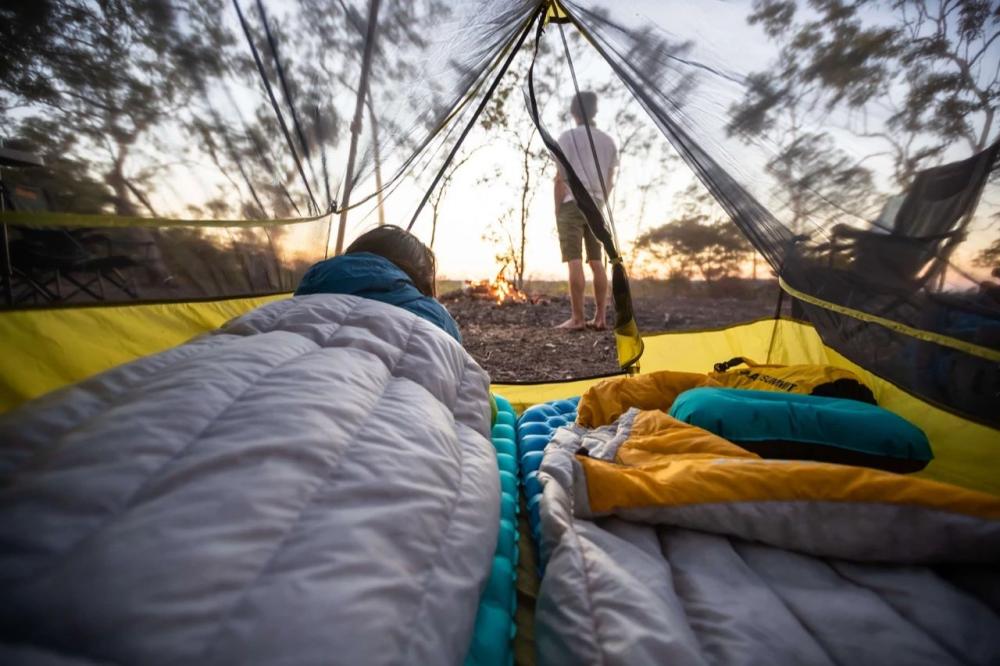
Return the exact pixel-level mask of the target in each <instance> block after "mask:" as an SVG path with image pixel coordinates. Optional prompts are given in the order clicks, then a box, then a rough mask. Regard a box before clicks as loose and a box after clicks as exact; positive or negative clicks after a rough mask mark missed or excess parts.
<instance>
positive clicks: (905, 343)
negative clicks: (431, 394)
mask: <svg viewBox="0 0 1000 666" xmlns="http://www.w3.org/2000/svg"><path fill="white" fill-rule="evenodd" d="M932 4H933V3H932ZM910 5H911V3H907V2H898V3H888V2H886V3H880V2H858V3H840V2H819V1H815V2H813V1H810V2H802V3H795V2H781V1H778V0H757V1H756V2H754V3H752V4H749V3H732V4H731V3H718V2H715V3H699V5H698V6H697V7H694V6H692V5H691V3H682V2H679V1H677V2H673V1H671V2H652V1H648V2H647V1H637V2H629V3H616V2H612V1H610V0H574V1H570V0H563V1H560V2H553V1H549V0H502V1H497V0H465V1H458V2H447V1H442V0H420V1H416V2H414V1H411V0H367V1H362V0H337V1H334V0H298V1H296V2H287V3H284V2H282V3H279V2H265V1H264V0H255V1H248V0H233V2H232V3H227V2H225V1H224V0H214V1H213V2H208V3H192V4H185V3H172V2H148V3H120V4H113V5H109V6H107V7H103V6H102V8H100V9H97V8H94V7H91V6H90V5H86V4H85V3H77V2H73V1H72V0H53V1H51V2H44V3H32V4H31V5H30V7H28V6H27V5H26V6H24V7H22V8H17V9H14V10H10V12H9V19H10V20H5V21H4V22H3V23H4V24H5V26H4V27H3V28H0V29H2V30H4V31H5V32H4V34H3V39H2V40H0V41H2V42H3V43H4V44H5V46H4V50H3V53H4V57H3V62H2V63H0V109H2V119H3V128H4V129H3V131H4V140H5V145H4V147H3V148H4V152H3V156H2V158H3V168H2V175H3V190H4V196H3V205H4V210H3V212H2V213H0V219H2V222H3V238H2V244H3V247H4V254H3V257H2V260H3V266H2V268H3V289H4V292H3V294H2V295H0V296H2V300H3V310H2V312H0V339H2V340H3V347H4V354H3V355H2V360H0V409H4V410H6V409H10V408H12V407H14V406H16V405H18V404H20V403H22V402H24V401H26V400H28V399H31V398H34V397H36V396H39V395H42V394H44V393H46V392H48V391H50V390H52V389H55V388H57V387H59V386H63V385H65V384H68V383H72V382H74V381H77V380H80V379H82V378H84V377H87V376H90V375H92V374H95V373H97V372H100V371H102V370H105V369H108V368H110V367H113V366H115V365H118V364H120V363H123V362H127V361H130V360H133V359H136V358H139V357H141V356H145V355H148V354H151V353H154V352H158V351H161V350H164V349H166V348H169V347H171V346H174V345H176V344H179V343H181V342H184V341H185V340H188V339H190V338H192V337H194V336H197V335H199V334H201V333H203V332H205V331H208V330H211V329H213V328H215V327H217V326H219V325H220V324H222V323H224V322H225V321H227V320H229V319H231V318H232V317H234V316H237V315H239V314H242V313H244V312H246V311H248V310H250V309H252V308H254V307H256V306H259V305H261V304H263V303H265V302H268V301H270V300H274V299H281V298H285V297H287V296H288V295H289V294H290V292H291V291H292V290H293V289H294V287H295V285H296V284H297V281H298V279H299V278H300V277H301V275H302V273H303V271H304V270H305V268H307V267H308V266H309V265H310V264H311V263H313V262H314V261H316V260H318V259H322V258H324V257H326V256H328V255H330V254H333V253H336V252H339V251H340V250H341V249H342V247H343V246H344V243H345V239H346V238H347V237H348V235H349V234H351V233H355V232H357V231H359V230H360V229H362V228H364V227H365V225H369V226H370V225H371V224H374V223H375V222H374V220H373V219H372V218H371V217H369V216H365V217H361V214H362V213H364V212H365V211H366V210H367V211H370V210H374V207H376V206H378V207H379V209H381V207H382V204H383V202H385V203H386V205H388V202H390V201H397V200H401V199H406V197H405V196H404V195H405V193H406V191H407V189H409V190H410V191H415V192H418V193H425V192H426V193H428V194H429V193H430V192H431V191H432V190H433V187H434V186H435V185H437V184H438V182H439V179H440V175H441V174H443V173H444V172H445V170H446V169H447V167H448V165H449V164H450V163H451V162H452V161H453V160H454V158H455V156H456V155H457V154H458V151H459V150H460V149H461V146H462V142H463V140H464V139H465V138H466V137H467V136H468V135H469V133H470V132H471V131H472V129H473V128H475V127H476V126H477V122H478V121H479V119H480V117H481V114H482V112H483V110H484V108H485V107H486V105H487V104H488V102H489V100H490V99H491V95H492V94H493V93H494V91H495V90H496V89H497V86H498V85H499V83H500V81H501V80H502V77H503V75H504V73H505V72H506V71H507V70H508V68H509V66H510V64H511V62H512V61H513V60H514V59H515V58H516V57H519V56H520V57H530V56H531V55H532V54H534V56H535V60H533V62H537V58H539V57H543V56H539V50H540V49H547V53H548V54H549V57H558V58H560V59H564V58H565V60H566V61H567V62H568V63H570V66H572V63H573V61H574V58H575V60H576V64H577V66H578V68H579V65H580V64H581V63H584V62H589V63H594V62H596V63H600V66H601V67H603V68H605V70H606V71H607V72H608V75H609V77H610V78H609V81H611V84H612V85H614V86H617V87H618V89H619V90H621V91H625V92H627V93H628V97H627V99H628V102H627V103H628V104H630V105H632V108H634V109H635V110H636V111H641V112H642V115H643V117H645V118H647V119H648V122H649V123H651V124H652V125H653V126H655V127H656V128H657V129H658V130H659V131H660V132H661V133H662V136H663V137H664V139H665V141H666V142H669V145H670V147H671V148H670V149H671V150H673V151H674V152H675V153H676V154H677V155H678V156H679V157H680V158H681V159H682V160H683V162H684V163H685V164H686V166H687V167H688V168H689V169H690V170H691V171H692V173H693V174H694V175H695V176H696V178H697V179H698V181H699V182H700V183H701V185H702V186H703V187H704V188H706V189H707V190H708V191H709V192H710V193H711V195H712V197H713V198H714V199H715V201H716V202H717V203H718V204H719V205H720V206H721V207H722V208H723V209H724V211H725V213H726V214H727V216H728V218H729V219H730V220H731V221H732V223H733V224H735V225H736V226H737V227H738V229H739V230H740V232H741V233H742V234H743V235H744V236H745V237H746V238H747V239H748V240H749V241H750V243H752V245H753V247H754V249H755V250H756V251H757V252H758V253H759V254H760V255H761V256H763V257H764V259H765V260H766V261H767V263H768V264H769V266H770V268H771V269H772V271H773V272H774V273H775V275H777V276H778V279H779V282H780V286H781V294H782V296H781V299H790V300H792V301H793V303H794V307H793V311H794V315H795V317H794V318H788V317H785V316H775V317H774V318H773V319H767V320H761V321H754V322H734V325H732V326H730V327H726V328H724V329H721V330H711V331H685V332H675V333H664V334H653V333H652V332H640V331H639V330H638V329H637V327H636V325H635V321H634V317H633V313H632V305H631V299H630V297H629V290H628V280H627V276H626V270H625V265H624V263H623V262H622V261H621V259H620V258H619V257H620V254H621V250H622V248H621V247H620V246H619V244H618V242H617V240H616V239H615V235H616V233H615V228H614V225H615V220H614V219H613V216H609V215H608V211H606V210H601V209H600V208H599V207H598V206H597V205H596V204H594V203H593V201H592V200H591V199H590V197H588V196H587V195H586V194H582V195H581V196H580V197H578V199H579V200H581V201H588V202H590V203H589V204H586V205H584V206H583V207H584V208H585V213H586V214H587V217H588V222H589V224H590V225H591V227H592V228H593V229H594V231H595V233H596V234H597V235H598V237H599V238H600V239H601V240H602V242H603V243H604V246H605V248H606V249H607V250H608V254H609V256H610V257H611V259H612V264H613V270H614V294H615V305H616V333H617V340H618V343H619V357H620V360H621V362H622V366H623V371H631V372H635V371H638V372H649V371H653V370H657V369H672V370H685V371H696V372H705V371H708V370H709V369H711V367H712V364H713V363H716V362H718V361H721V360H725V359H728V358H731V357H734V356H746V357H750V358H755V359H767V360H769V361H770V362H777V363H799V362H814V363H827V364H833V365H838V366H842V367H847V368H850V369H852V370H854V371H855V372H857V373H859V374H860V375H861V376H862V377H864V378H865V379H866V380H868V381H869V383H870V384H871V385H873V386H874V387H876V394H877V397H878V399H879V402H880V404H882V405H883V406H885V407H887V408H889V409H890V410H892V411H895V412H897V413H899V414H901V415H903V416H904V417H906V418H908V419H910V420H911V421H913V422H914V423H916V424H918V425H919V426H920V427H921V428H922V429H923V430H924V431H925V432H926V433H927V434H928V436H929V438H930V439H931V441H932V442H933V444H934V448H935V453H936V458H935V461H934V462H933V463H932V464H931V465H930V466H929V467H928V468H927V470H926V471H924V472H923V474H925V475H926V476H928V477H931V478H935V479H940V480H945V481H950V482H954V483H958V484H960V485H964V486H966V487H970V488H975V489H981V490H988V491H991V492H995V493H997V492H1000V482H998V479H1000V473H998V471H1000V470H998V462H997V461H998V460H1000V457H998V456H997V455H996V454H997V448H996V447H997V445H998V444H1000V433H998V428H1000V421H998V418H1000V417H998V416H997V414H998V412H997V409H996V407H997V405H998V404H1000V402H998V401H1000V301H998V300H997V298H996V293H997V291H998V289H1000V286H998V285H996V284H994V283H991V282H990V280H989V277H988V274H989V270H990V269H991V268H993V267H994V266H995V265H997V263H998V259H997V243H998V241H997V240H996V239H995V235H996V233H995V229H996V216H997V214H998V212H997V210H998V209H997V206H998V203H1000V202H998V200H997V196H996V195H997V194H998V193H1000V190H998V188H997V182H998V181H997V177H996V174H997V170H996V161H997V151H998V145H1000V144H998V143H997V139H998V130H997V128H998V125H997V123H996V122H995V117H996V113H997V105H998V99H1000V81H998V79H997V76H996V71H997V70H998V63H1000V42H998V41H997V40H996V34H997V33H996V31H997V25H998V23H1000V9H997V8H995V7H994V8H990V6H989V4H988V3H975V2H958V3H952V2H942V3H938V4H937V5H935V6H932V7H927V6H926V5H925V4H924V3H913V6H912V7H911V6H910ZM5 11H6V10H5ZM5 15H6V14H5ZM574 35H575V36H576V38H575V41H572V40H567V36H571V37H572V36H574ZM571 41H572V43H570V42H571ZM588 58H589V60H587V59H588ZM575 76H576V72H573V81H574V84H575ZM991 77H992V78H991ZM568 81H569V78H566V81H564V82H563V84H564V85H563V87H562V88H561V89H559V90H556V89H555V88H554V87H553V86H552V85H546V83H548V84H551V82H545V81H542V80H541V79H540V76H539V74H538V73H537V72H532V76H531V77H530V78H529V80H528V85H527V86H526V90H525V103H526V106H527V108H528V109H529V111H530V114H531V116H532V119H533V120H534V122H535V123H536V125H537V127H538V129H539V131H540V132H541V134H542V136H543V137H545V138H546V139H547V141H546V143H547V145H548V147H549V148H550V149H552V148H554V146H553V145H552V142H551V136H552V134H553V133H554V132H555V129H556V127H555V124H554V123H553V117H554V115H553V114H554V113H555V111H554V109H555V108H556V107H557V106H560V105H564V104H565V101H566V97H565V93H566V90H567V88H566V85H565V84H566V83H567V82H568ZM575 88H576V90H578V89H579V87H578V86H575ZM569 90H573V88H569ZM560 95H563V96H562V97H560ZM665 145H666V144H665ZM39 165H41V166H39ZM572 180H573V179H572V178H571V181H572ZM572 185H573V183H572V182H571V186H572ZM577 185H579V183H577ZM393 197H395V199H393ZM426 200H427V196H426V195H425V196H423V197H420V196H417V197H416V198H415V199H412V200H408V201H407V203H405V204H402V205H401V207H400V211H399V212H400V214H402V215H404V216H405V217H404V218H403V219H402V220H393V221H395V222H400V221H402V223H403V224H404V225H405V223H406V222H409V223H410V226H413V227H414V230H415V231H416V232H418V233H422V229H423V227H422V226H421V225H422V222H421V220H422V219H423V218H422V217H421V212H422V211H423V204H424V203H425V202H426ZM665 205H666V204H665V202H664V203H663V206H665ZM349 221H350V222H351V224H352V225H353V226H349V225H348V222H349ZM618 222H622V220H621V219H619V220H618ZM475 223H476V222H475V221H474V220H473V221H470V224H475ZM780 309H781V303H780V302H779V304H778V311H780ZM593 381H595V380H592V379H586V378H582V379H579V380H573V381H567V382H561V383H544V384H532V383H525V384H509V385H502V386H496V387H495V388H496V391H497V392H501V393H503V394H504V395H506V396H507V397H508V398H510V399H511V400H512V402H514V403H515V404H517V405H522V406H523V405H528V404H532V403H537V402H540V401H544V400H549V399H554V398H561V397H566V396H570V395H578V394H580V393H581V392H582V390H583V389H584V388H586V386H588V385H589V384H591V383H593Z"/></svg>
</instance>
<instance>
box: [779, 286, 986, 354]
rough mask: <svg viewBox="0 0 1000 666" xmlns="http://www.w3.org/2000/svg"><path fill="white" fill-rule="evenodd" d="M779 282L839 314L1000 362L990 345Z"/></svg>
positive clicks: (797, 295)
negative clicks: (818, 295) (840, 303)
mask: <svg viewBox="0 0 1000 666" xmlns="http://www.w3.org/2000/svg"><path fill="white" fill-rule="evenodd" d="M778 284H780V285H781V288H782V289H784V290H785V291H786V292H787V293H789V294H791V295H792V296H794V297H795V298H797V299H799V300H800V301H805V302H806V303H810V304H812V305H815V306H817V307H820V308H824V309H826V310H832V311H833V312H836V313H838V314H842V315H846V316H848V317H853V318H854V319H858V320H860V321H864V322H868V323H870V324H878V325H879V326H884V327H885V328H888V329H889V330H891V331H895V332H896V333H901V334H903V335H907V336H909V337H911V338H916V339H918V340H923V341H925V342H933V343H934V344H938V345H941V346H942V347H949V348H951V349H957V350H958V351H960V352H964V353H966V354H970V355H972V356H978V357H980V358H984V359H986V360H988V361H993V362H1000V351H997V350H996V349H990V348H989V347H983V346H982V345H977V344H975V343H972V342H966V341H965V340H959V339H958V338H952V337H949V336H947V335H941V334H940V333H933V332H931V331H925V330H923V329H920V328H914V327H913V326H907V325H906V324H902V323H900V322H898V321H893V320H892V319H887V318H885V317H879V316H878V315H873V314H870V313H868V312H862V311H861V310H855V309H854V308H849V307H846V306H844V305H837V304H836V303H831V302H830V301H825V300H823V299H821V298H817V297H815V296H811V295H809V294H807V293H805V292H802V291H799V290H798V289H796V288H795V287H792V286H791V285H789V284H788V283H787V282H785V280H784V278H781V277H779V278H778Z"/></svg>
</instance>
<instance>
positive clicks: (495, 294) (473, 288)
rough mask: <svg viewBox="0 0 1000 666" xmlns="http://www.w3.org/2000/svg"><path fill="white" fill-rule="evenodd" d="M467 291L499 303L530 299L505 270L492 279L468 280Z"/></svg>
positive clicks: (520, 301)
mask: <svg viewBox="0 0 1000 666" xmlns="http://www.w3.org/2000/svg"><path fill="white" fill-rule="evenodd" d="M465 292H466V293H468V294H470V295H472V296H474V297H476V298H482V299H489V300H492V301H495V302H496V304H497V305H503V304H504V303H524V302H526V301H527V300H528V295H527V294H525V293H524V292H523V291H521V290H520V289H518V288H517V287H516V286H515V285H514V283H513V282H511V281H510V280H508V279H507V277H506V276H505V275H504V271H503V270H501V271H500V272H499V273H497V276H496V277H495V278H493V279H492V280H476V281H471V280H467V281H466V282H465Z"/></svg>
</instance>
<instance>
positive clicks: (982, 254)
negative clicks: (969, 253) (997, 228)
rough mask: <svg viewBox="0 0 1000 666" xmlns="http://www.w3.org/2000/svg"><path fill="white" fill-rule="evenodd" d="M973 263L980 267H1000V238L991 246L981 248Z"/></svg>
mask: <svg viewBox="0 0 1000 666" xmlns="http://www.w3.org/2000/svg"><path fill="white" fill-rule="evenodd" d="M972 263H973V265H975V266H978V267H980V268H986V269H996V268H1000V238H997V239H995V240H994V241H993V242H992V243H991V244H990V245H989V246H987V247H984V248H983V249H982V250H980V251H979V253H978V254H976V257H975V258H974V259H973V260H972Z"/></svg>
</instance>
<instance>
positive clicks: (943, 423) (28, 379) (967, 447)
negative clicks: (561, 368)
mask: <svg viewBox="0 0 1000 666" xmlns="http://www.w3.org/2000/svg"><path fill="white" fill-rule="evenodd" d="M286 297H287V295H278V296H268V297H261V298H244V299H229V300H220V301H206V302H192V303H158V304H138V305H116V306H89V307H78V308H53V309H36V310H20V311H10V312H3V313H0V342H2V345H3V350H4V353H3V354H2V355H0V412H4V411H7V410H9V409H11V408H13V407H15V406H17V405H19V404H21V403H23V402H25V401H26V400H30V399H31V398H35V397H37V396H40V395H42V394H44V393H47V392H48V391H51V390H53V389H56V388H59V387H61V386H65V385H66V384H70V383H73V382H76V381H80V380H81V379H85V378H86V377H89V376H91V375H94V374H96V373H98V372H102V371H104V370H107V369H109V368H111V367H114V366H115V365H118V364H120V363H126V362H128V361H131V360H134V359H136V358H139V357H141V356H145V355H148V354H153V353H156V352H159V351H163V350H164V349H168V348H170V347H172V346H174V345H178V344H181V343H183V342H185V341H187V340H189V339H191V338H193V337H196V336H198V335H201V334H203V333H205V332H207V331H210V330H212V329H214V328H217V327H218V326H220V325H221V324H223V323H225V322H226V321H228V320H229V319H231V318H233V317H236V316H238V315H240V314H243V313H244V312H246V311H248V310H250V309H252V308H255V307H258V306H260V305H263V304H264V303H267V302H269V301H272V300H276V299H279V298H286ZM772 332H773V333H774V334H775V337H774V341H773V344H772V341H771V336H772ZM643 341H644V343H645V347H646V352H645V354H644V355H643V360H642V371H643V372H644V373H647V372H654V371H657V370H673V371H678V372H696V373H706V372H710V371H711V370H712V367H713V365H714V364H715V363H717V362H719V361H724V360H727V359H730V358H733V357H734V356H746V357H749V358H753V359H757V360H760V361H761V362H770V363H786V364H793V363H815V364H824V365H834V366H837V367H841V368H845V369H847V370H850V371H852V372H854V373H855V374H857V375H858V376H859V377H860V378H861V380H862V381H863V382H865V383H866V384H868V386H870V387H872V388H873V390H874V392H875V397H876V399H877V400H878V403H879V404H880V405H881V406H883V407H885V408H886V409H889V410H891V411H893V412H895V413H897V414H899V415H900V416H902V417H903V418H905V419H908V420H909V421H911V422H913V423H915V424H916V425H917V426H918V427H920V428H921V429H923V431H924V432H925V433H926V434H927V437H928V438H929V439H930V441H931V445H932V446H933V448H934V455H935V459H934V461H933V462H932V463H931V464H930V465H929V466H928V467H927V469H925V470H924V471H922V472H920V473H919V474H920V475H921V476H925V477H928V478H932V479H935V480H939V481H946V482H949V483H955V484H958V485H961V486H965V487H967V488H972V489H978V490H985V491H988V492H992V493H994V494H997V495H1000V458H998V456H997V455H996V447H997V444H998V443H1000V431H997V430H995V429H993V428H989V427H987V426H984V425H980V424H977V423H974V422H972V421H968V420H966V419H963V418H962V417H960V416H956V415H954V414H951V413H950V412H947V411H945V410H943V409H939V408H937V407H935V406H933V405H930V404H928V403H926V402H924V401H922V400H919V399H917V398H914V397H913V396H911V395H910V394H908V393H906V392H904V391H902V390H900V389H899V388H897V387H895V386H894V385H892V384H890V383H888V382H886V381H884V380H882V379H880V378H878V377H876V376H874V375H872V374H871V373H869V372H867V371H865V370H864V369H862V368H861V367H859V366H857V365H855V364H853V363H851V362H850V361H848V360H847V359H845V358H844V357H843V356H841V355H840V354H838V353H837V352H835V351H833V350H832V349H830V348H828V347H826V346H825V345H824V344H823V342H822V340H820V338H819V335H818V334H817V333H816V331H815V329H813V328H812V327H811V326H809V325H807V324H803V323H800V322H795V321H790V320H784V319H782V320H779V321H777V322H775V321H774V320H771V319H766V320H760V321H756V322H751V323H747V324H742V325H737V326H732V327H729V328H724V329H719V330H711V331H696V332H679V333H663V334H658V335H650V336H645V337H644V338H643ZM769 351H770V355H769V354H768V352H769ZM600 381H602V379H587V380H579V381H570V382H560V383H549V384H496V385H494V386H493V391H494V392H495V393H497V394H500V395H503V396H504V397H506V398H507V399H508V400H510V401H511V403H513V405H514V406H515V408H517V409H519V410H520V409H523V408H524V407H527V406H528V405H532V404H536V403H539V402H545V401H548V400H556V399H559V398H568V397H572V396H577V395H581V394H582V393H583V392H584V391H586V390H587V389H588V388H589V387H591V386H594V385H596V384H597V383H599V382H600Z"/></svg>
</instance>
